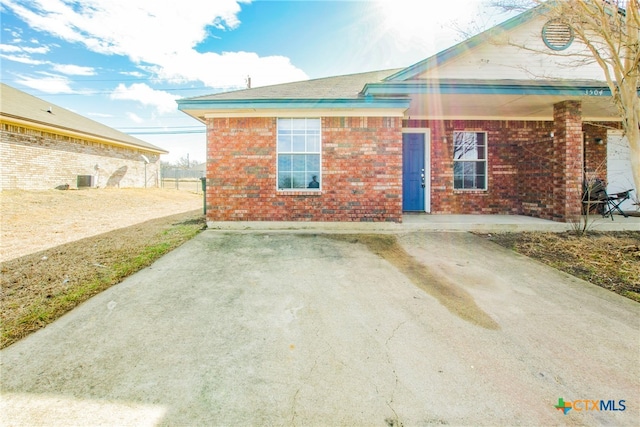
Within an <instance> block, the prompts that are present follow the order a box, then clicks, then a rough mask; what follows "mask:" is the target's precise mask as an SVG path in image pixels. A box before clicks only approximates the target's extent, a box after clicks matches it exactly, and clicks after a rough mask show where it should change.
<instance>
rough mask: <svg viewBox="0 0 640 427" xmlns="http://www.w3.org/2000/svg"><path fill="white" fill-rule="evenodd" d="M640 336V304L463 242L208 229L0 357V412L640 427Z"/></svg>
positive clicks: (129, 420)
mask: <svg viewBox="0 0 640 427" xmlns="http://www.w3.org/2000/svg"><path fill="white" fill-rule="evenodd" d="M639 340H640V305H639V304H637V303H634V302H632V301H630V300H627V299H624V298H622V297H619V296H617V295H615V294H612V293H609V292H607V291H605V290H603V289H600V288H598V287H596V286H592V285H590V284H588V283H586V282H583V281H581V280H578V279H575V278H573V277H570V276H568V275H566V274H564V273H560V272H558V271H555V270H553V269H551V268H548V267H545V266H543V265H541V264H539V263H537V262H534V261H531V260H529V259H527V258H525V257H523V256H519V255H517V254H514V253H512V252H510V251H507V250H505V249H502V248H501V247H499V246H497V245H495V244H493V243H491V242H488V241H486V240H484V239H482V238H480V237H477V236H474V235H471V234H468V233H424V232H414V233H406V234H400V235H391V234H387V235H378V236H371V235H323V234H316V235H310V234H296V233H294V232H280V233H276V232H272V233H257V232H251V233H239V232H237V233H225V232H219V231H205V232H203V233H202V234H200V235H199V236H198V237H196V238H195V239H194V240H192V241H190V242H188V243H187V244H185V245H184V246H182V247H181V248H179V249H177V250H175V251H174V252H172V253H170V254H169V255H167V256H165V257H163V258H162V259H161V260H159V261H158V262H156V263H155V264H154V265H153V266H152V267H150V268H148V269H146V270H144V271H142V272H140V273H138V274H136V275H134V276H132V277H130V278H129V279H127V280H126V281H124V282H123V283H122V284H120V285H118V286H116V287H113V288H111V289H109V290H108V291H106V292H104V293H102V294H100V295H98V296H96V297H95V298H93V299H91V300H90V301H88V302H87V303H85V304H83V305H82V306H80V307H78V308H77V309H75V310H74V311H73V312H71V313H69V314H68V315H66V316H65V317H63V318H62V319H60V320H59V321H57V322H55V323H54V324H52V325H50V326H49V327H47V328H45V329H44V330H41V331H40V332H38V333H36V334H34V335H32V336H30V337H28V338H26V339H24V340H22V341H21V342H19V343H17V344H14V345H13V346H11V347H9V348H7V349H5V350H3V351H2V352H1V354H0V355H1V357H2V362H1V363H2V365H1V375H2V377H1V379H2V394H3V399H2V407H0V414H2V415H0V417H2V421H3V424H6V425H65V426H67V425H83V426H84V425H136V426H151V425H171V426H182V425H191V426H196V425H197V426H207V425H211V426H217V425H227V426H245V425H255V426H269V425H299V426H324V425H327V426H336V425H348V426H360V425H361V426H383V427H384V426H400V425H404V426H414V425H433V424H435V425H439V424H449V425H516V424H517V425H519V424H523V425H601V424H605V425H638V423H639V421H640V410H639V408H640V379H639V378H640V342H639ZM560 398H562V399H563V402H571V403H572V404H573V409H571V410H569V411H568V412H567V414H566V415H565V414H564V413H563V411H561V410H557V409H556V408H555V407H554V405H558V399H560ZM585 400H586V401H588V402H585ZM598 400H602V401H603V402H604V406H602V407H601V406H600V403H597V405H596V403H594V402H593V401H598ZM622 401H624V402H622ZM594 405H595V406H597V408H598V409H603V410H594V409H593V408H594V407H595V406H594ZM614 408H615V409H618V410H615V411H614V410H611V409H614ZM623 408H624V410H621V409H623ZM604 409H606V410H604Z"/></svg>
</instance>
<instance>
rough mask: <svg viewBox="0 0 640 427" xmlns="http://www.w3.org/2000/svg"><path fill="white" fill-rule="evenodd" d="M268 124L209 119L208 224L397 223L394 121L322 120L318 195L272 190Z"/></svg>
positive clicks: (398, 138) (398, 166) (398, 168)
mask: <svg viewBox="0 0 640 427" xmlns="http://www.w3.org/2000/svg"><path fill="white" fill-rule="evenodd" d="M276 123H277V121H276V119H275V118H246V119H242V118H223V119H209V121H208V122H207V219H208V220H210V221H238V220H243V221H396V222H399V221H401V220H402V135H401V120H400V119H399V118H371V117H337V118H323V119H322V177H321V180H322V191H321V192H313V191H299V192H284V191H278V190H277V189H276Z"/></svg>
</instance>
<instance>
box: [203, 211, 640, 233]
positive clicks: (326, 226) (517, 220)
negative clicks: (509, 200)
mask: <svg viewBox="0 0 640 427" xmlns="http://www.w3.org/2000/svg"><path fill="white" fill-rule="evenodd" d="M402 220H403V222H402V224H396V223H380V222H302V221H298V222H295V221H282V222H280V221H273V222H266V221H265V222H258V221H209V222H207V226H208V228H209V229H214V230H230V231H240V230H271V231H273V230H286V231H293V230H304V231H310V230H312V231H317V232H322V231H331V232H340V231H345V232H347V231H348V232H353V231H371V232H373V231H375V232H399V231H410V230H420V231H478V232H493V233H498V232H519V231H546V232H563V231H569V230H573V229H574V227H575V225H574V224H571V223H563V222H556V221H549V220H545V219H540V218H533V217H529V216H523V215H430V214H405V215H404V216H403V219H402ZM588 221H589V224H590V226H589V230H592V231H640V217H637V216H629V217H628V218H625V217H623V216H622V215H614V217H613V220H611V218H602V217H601V216H591V217H589V219H588Z"/></svg>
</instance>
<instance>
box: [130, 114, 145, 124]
mask: <svg viewBox="0 0 640 427" xmlns="http://www.w3.org/2000/svg"><path fill="white" fill-rule="evenodd" d="M127 117H128V118H129V119H130V120H131V121H133V122H136V123H142V122H144V119H143V118H142V117H140V116H138V115H137V114H135V113H131V112H127Z"/></svg>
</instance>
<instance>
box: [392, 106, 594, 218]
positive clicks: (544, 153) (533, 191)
mask: <svg viewBox="0 0 640 427" xmlns="http://www.w3.org/2000/svg"><path fill="white" fill-rule="evenodd" d="M574 118H575V117H574ZM404 126H405V127H412V128H429V129H431V212H432V213H434V214H519V215H528V216H534V217H539V218H544V219H556V220H566V219H567V218H566V216H565V215H566V208H565V205H564V203H565V202H564V199H565V198H566V197H571V198H572V202H571V203H573V205H574V206H573V207H574V208H575V204H576V201H578V202H579V200H580V195H576V194H574V193H571V194H570V196H567V194H565V193H563V194H560V195H559V194H556V192H557V190H556V188H557V186H558V185H559V182H560V179H565V178H564V174H565V172H564V167H565V166H566V164H567V161H566V155H565V156H564V160H561V162H562V163H560V164H559V163H558V162H557V158H556V157H557V156H559V155H560V154H561V153H559V152H558V149H554V138H553V137H551V132H554V123H553V122H551V121H548V122H533V121H484V120H445V121H428V120H408V121H405V122H404ZM462 130H464V131H481V132H487V139H488V186H487V190H486V191H469V190H454V189H453V132H454V131H462ZM574 130H575V129H574ZM584 132H585V139H586V141H587V143H586V156H585V157H586V159H585V160H586V166H587V170H589V169H595V168H596V167H597V168H599V170H600V171H604V176H606V146H605V145H597V144H595V142H594V141H595V138H602V139H603V140H606V128H604V127H601V126H596V125H584ZM574 136H575V135H574ZM590 141H591V142H590ZM574 143H575V141H574ZM576 149H577V148H576V147H573V150H574V151H575V150H576ZM575 154H576V153H574V157H573V160H574V162H573V163H571V166H570V168H572V170H573V172H572V173H571V174H570V176H571V179H572V182H573V185H574V186H575V183H576V182H580V184H581V182H582V165H581V164H574V163H575V160H576V159H577V157H576V155H575ZM554 174H555V179H556V181H555V182H554ZM578 178H579V179H578ZM559 197H560V198H561V199H563V201H562V202H560V203H563V205H562V206H559V205H558V203H559V201H558V200H559V199H558V198H559ZM558 212H562V213H560V214H559V213H558Z"/></svg>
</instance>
